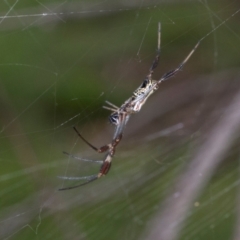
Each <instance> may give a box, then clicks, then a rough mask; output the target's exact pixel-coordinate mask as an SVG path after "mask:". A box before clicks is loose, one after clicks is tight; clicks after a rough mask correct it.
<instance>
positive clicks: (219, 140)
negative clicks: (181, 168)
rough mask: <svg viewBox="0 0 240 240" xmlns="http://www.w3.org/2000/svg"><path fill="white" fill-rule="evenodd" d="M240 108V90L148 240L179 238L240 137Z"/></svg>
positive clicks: (154, 222) (178, 183) (180, 180)
mask: <svg viewBox="0 0 240 240" xmlns="http://www.w3.org/2000/svg"><path fill="white" fill-rule="evenodd" d="M239 106H240V91H239V92H238V93H237V95H236V96H235V98H234V100H233V101H232V103H231V105H230V106H229V107H228V108H227V109H226V110H225V112H224V115H223V116H222V118H221V119H220V120H219V122H218V123H217V124H216V126H215V128H214V129H213V130H212V132H211V133H210V134H209V136H207V138H206V139H204V143H203V144H202V146H201V147H200V148H199V149H198V151H197V152H196V154H195V157H194V158H193V161H192V162H191V163H190V164H189V166H188V167H187V169H186V171H185V172H183V173H182V175H180V176H179V178H178V179H177V181H176V184H175V187H174V189H173V191H172V192H171V194H170V195H169V197H168V198H167V199H166V202H165V203H164V205H163V207H162V208H161V210H160V211H159V212H158V213H157V214H156V216H155V217H154V219H153V220H152V223H151V224H150V226H151V228H150V231H149V232H148V234H147V237H145V238H144V239H149V240H151V239H154V240H155V239H164V240H173V239H177V236H179V234H180V231H181V229H182V227H183V224H184V220H185V219H186V217H187V212H188V210H189V209H190V207H191V206H192V203H193V201H194V199H196V197H197V196H198V195H199V194H200V192H201V190H202V189H203V188H204V186H205V185H206V183H207V182H208V181H209V180H210V178H211V177H212V175H213V173H214V171H215V169H216V168H217V166H218V165H219V164H220V162H221V161H222V160H223V159H224V156H225V154H226V152H227V150H228V149H229V148H230V146H231V144H232V143H233V141H234V140H235V139H236V137H237V136H239V132H238V130H239V127H240V108H239Z"/></svg>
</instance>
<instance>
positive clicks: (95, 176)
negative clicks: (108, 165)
mask: <svg viewBox="0 0 240 240" xmlns="http://www.w3.org/2000/svg"><path fill="white" fill-rule="evenodd" d="M88 177H89V180H88V181H86V182H84V183H81V184H79V185H76V186H72V187H66V188H60V189H58V191H64V190H70V189H73V188H78V187H81V186H83V185H86V184H88V183H90V182H93V181H95V180H97V179H98V175H91V176H88ZM85 178H86V177H85Z"/></svg>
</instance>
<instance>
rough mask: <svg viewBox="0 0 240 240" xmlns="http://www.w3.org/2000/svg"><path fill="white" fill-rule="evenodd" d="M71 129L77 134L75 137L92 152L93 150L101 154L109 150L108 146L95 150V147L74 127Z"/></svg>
mask: <svg viewBox="0 0 240 240" xmlns="http://www.w3.org/2000/svg"><path fill="white" fill-rule="evenodd" d="M73 129H74V130H75V132H76V133H77V135H78V136H79V137H80V138H81V139H82V140H83V141H84V142H85V143H86V144H87V145H88V146H89V147H91V148H92V149H93V150H95V151H96V152H99V153H102V152H106V151H107V150H108V149H109V145H104V146H102V147H100V148H97V147H95V146H93V145H92V144H91V143H90V142H88V141H87V140H86V139H85V138H84V137H83V136H82V135H81V134H80V133H79V132H78V130H77V129H76V127H73Z"/></svg>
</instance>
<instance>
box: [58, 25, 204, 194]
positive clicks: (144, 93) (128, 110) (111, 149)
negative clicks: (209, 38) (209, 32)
mask: <svg viewBox="0 0 240 240" xmlns="http://www.w3.org/2000/svg"><path fill="white" fill-rule="evenodd" d="M160 40H161V24H160V23H158V44H157V55H156V57H155V59H154V61H153V63H152V65H151V67H150V69H149V73H148V75H147V76H146V77H145V79H144V80H143V82H142V84H141V85H140V86H139V87H138V88H137V89H136V90H135V91H134V92H133V94H132V96H131V97H130V98H129V99H127V100H126V101H125V102H124V103H123V104H122V105H121V106H120V107H117V106H116V105H114V104H112V103H110V102H108V101H106V103H107V104H108V105H109V106H103V108H105V109H107V110H110V111H111V112H112V113H111V115H110V116H109V121H110V123H112V124H113V125H115V126H116V127H115V132H114V135H113V140H112V141H111V143H109V144H106V145H104V146H102V147H100V148H97V147H95V146H93V145H92V144H91V143H90V142H88V141H87V140H86V139H85V138H84V137H83V136H82V135H81V134H80V133H79V132H78V130H77V129H76V128H75V127H73V129H74V130H75V132H76V133H77V135H78V136H79V137H80V138H81V139H82V140H83V141H84V142H85V143H86V144H87V145H88V146H90V147H91V148H92V149H93V150H95V151H96V152H98V153H103V152H107V153H106V155H105V158H104V160H102V161H95V160H90V159H83V158H80V157H77V156H74V155H71V154H69V153H67V152H63V153H64V154H66V155H68V156H70V157H72V158H75V159H79V160H81V161H88V162H95V163H100V164H101V167H100V170H99V173H98V174H95V175H91V176H84V177H60V178H62V179H66V180H86V181H85V182H83V183H81V184H79V185H75V186H72V187H66V188H61V189H59V190H68V189H73V188H77V187H80V186H83V185H85V184H88V183H90V182H92V181H94V180H97V179H99V178H100V177H102V176H104V175H106V174H107V173H108V172H109V170H110V167H111V162H112V158H113V157H114V155H115V152H116V147H117V145H118V144H119V143H120V141H121V140H122V136H123V131H124V128H125V126H126V124H127V122H128V120H129V118H130V115H131V114H133V113H137V112H139V111H140V110H141V108H142V106H143V105H144V104H145V102H146V101H147V99H148V98H149V97H150V95H152V94H153V93H154V92H155V91H156V90H157V89H158V87H159V85H160V83H162V82H163V81H165V80H167V79H169V78H171V77H173V76H174V75H175V74H176V73H178V72H179V71H180V70H181V69H182V68H183V66H184V65H185V63H186V62H187V61H188V60H189V58H190V57H191V56H192V54H193V53H194V52H195V50H196V48H197V47H198V45H199V44H200V41H199V42H198V43H197V44H196V45H195V46H194V48H193V49H192V50H191V51H190V53H189V54H188V55H187V57H186V58H185V59H184V60H183V62H182V63H181V64H180V65H179V66H178V67H177V68H175V69H173V70H171V71H169V72H167V73H165V74H164V75H163V76H162V77H161V78H160V79H159V80H153V79H152V75H153V72H154V70H155V68H156V67H157V66H158V62H159V57H160Z"/></svg>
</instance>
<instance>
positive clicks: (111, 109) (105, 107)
mask: <svg viewBox="0 0 240 240" xmlns="http://www.w3.org/2000/svg"><path fill="white" fill-rule="evenodd" d="M103 108H104V109H107V110H110V111H112V112H116V111H117V110H118V109H115V108H111V107H107V106H103Z"/></svg>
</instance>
